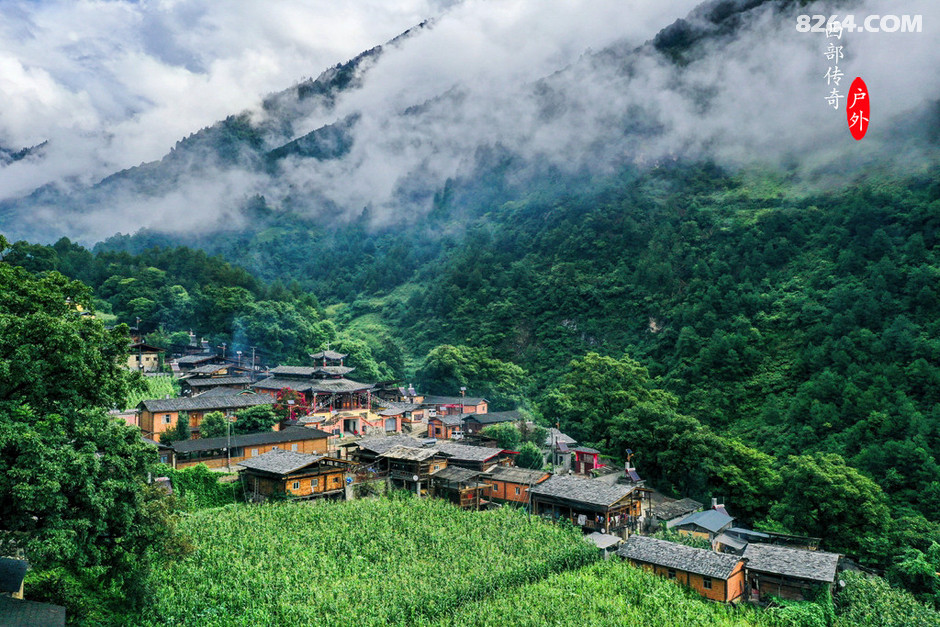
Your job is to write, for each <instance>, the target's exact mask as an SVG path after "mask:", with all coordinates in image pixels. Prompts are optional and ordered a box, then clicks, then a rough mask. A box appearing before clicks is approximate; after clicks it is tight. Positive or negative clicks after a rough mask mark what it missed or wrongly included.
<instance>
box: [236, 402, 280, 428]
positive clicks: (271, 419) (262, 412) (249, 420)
mask: <svg viewBox="0 0 940 627" xmlns="http://www.w3.org/2000/svg"><path fill="white" fill-rule="evenodd" d="M278 420H279V419H278V417H277V414H275V413H274V409H272V408H271V406H270V405H255V406H254V407H249V408H247V409H242V410H241V411H238V412H236V413H235V422H234V423H232V433H233V434H239V435H243V434H246V433H258V432H259V431H270V430H271V428H272V427H274V425H276V424H277V423H278Z"/></svg>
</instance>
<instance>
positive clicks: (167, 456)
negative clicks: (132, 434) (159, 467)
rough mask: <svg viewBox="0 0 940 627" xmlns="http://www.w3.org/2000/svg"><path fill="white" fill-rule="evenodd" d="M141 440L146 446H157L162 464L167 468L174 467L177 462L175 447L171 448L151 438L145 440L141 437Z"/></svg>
mask: <svg viewBox="0 0 940 627" xmlns="http://www.w3.org/2000/svg"><path fill="white" fill-rule="evenodd" d="M140 439H141V440H143V441H144V443H145V444H150V445H152V446H155V447H156V448H157V455H159V456H160V463H161V464H166V465H167V466H173V465H174V462H175V459H174V456H175V453H174V452H173V447H172V446H170V445H168V444H163V443H161V442H157V441H156V440H151V439H150V438H145V437H143V436H141V438H140Z"/></svg>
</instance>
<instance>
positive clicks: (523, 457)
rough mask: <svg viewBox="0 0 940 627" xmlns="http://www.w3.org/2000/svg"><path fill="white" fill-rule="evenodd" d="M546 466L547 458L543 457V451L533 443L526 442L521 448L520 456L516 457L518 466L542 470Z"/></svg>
mask: <svg viewBox="0 0 940 627" xmlns="http://www.w3.org/2000/svg"><path fill="white" fill-rule="evenodd" d="M544 464H545V458H544V457H542V449H540V448H539V447H537V446H536V445H534V444H532V443H531V442H525V443H523V445H522V446H520V447H519V455H517V456H516V465H517V466H520V467H522V468H532V469H534V470H540V469H541V468H542V466H543V465H544Z"/></svg>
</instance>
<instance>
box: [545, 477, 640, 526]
mask: <svg viewBox="0 0 940 627" xmlns="http://www.w3.org/2000/svg"><path fill="white" fill-rule="evenodd" d="M529 494H530V500H531V504H532V512H533V513H535V514H538V515H540V516H545V517H547V518H552V519H558V518H566V519H568V520H570V521H571V522H572V524H575V525H577V526H579V527H581V528H582V529H585V530H587V531H603V532H604V533H611V534H614V535H619V536H624V535H625V534H627V533H629V532H632V531H635V530H636V526H637V520H638V519H639V516H640V513H641V505H642V500H643V490H642V489H641V488H638V487H637V486H635V485H622V484H609V483H606V482H603V481H598V480H596V479H586V478H584V477H577V476H572V475H556V476H554V477H551V478H550V479H548V480H547V481H544V482H543V483H540V484H539V485H537V486H533V487H532V488H530V489H529Z"/></svg>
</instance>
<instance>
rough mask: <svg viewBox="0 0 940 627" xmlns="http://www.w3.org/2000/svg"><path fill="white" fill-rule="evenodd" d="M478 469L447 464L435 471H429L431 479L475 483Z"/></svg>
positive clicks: (478, 475)
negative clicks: (445, 466)
mask: <svg viewBox="0 0 940 627" xmlns="http://www.w3.org/2000/svg"><path fill="white" fill-rule="evenodd" d="M481 474H482V473H480V471H478V470H469V469H467V468H460V467H459V466H448V467H447V468H442V469H441V470H438V471H437V472H434V473H431V477H432V478H433V479H442V480H444V481H450V482H452V483H477V482H478V481H477V480H478V479H480V475H481Z"/></svg>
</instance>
